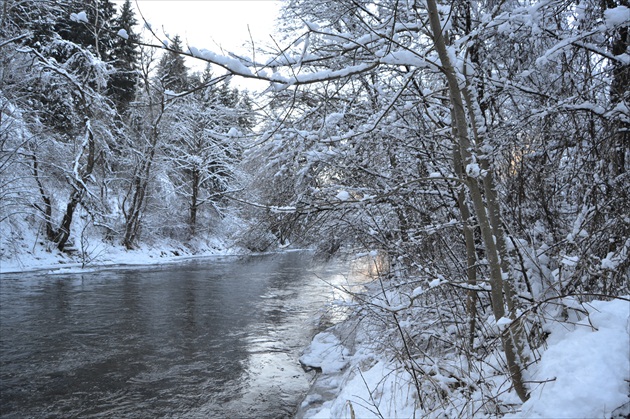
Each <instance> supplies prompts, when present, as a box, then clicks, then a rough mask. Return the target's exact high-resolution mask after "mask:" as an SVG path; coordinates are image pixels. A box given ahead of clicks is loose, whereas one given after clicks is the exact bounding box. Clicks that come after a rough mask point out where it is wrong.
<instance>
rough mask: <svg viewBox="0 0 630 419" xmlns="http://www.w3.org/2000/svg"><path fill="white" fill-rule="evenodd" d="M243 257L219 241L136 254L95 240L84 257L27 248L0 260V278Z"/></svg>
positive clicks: (161, 246)
mask: <svg viewBox="0 0 630 419" xmlns="http://www.w3.org/2000/svg"><path fill="white" fill-rule="evenodd" d="M243 253H244V251H243V250H242V249H240V248H236V247H231V246H229V245H228V244H227V243H226V242H224V241H222V240H219V239H211V240H208V241H207V242H203V243H196V244H195V245H193V246H183V245H182V244H181V243H178V242H169V241H167V240H164V241H160V242H156V243H153V244H152V245H147V244H143V245H141V246H138V247H137V248H136V249H133V250H127V249H125V248H124V247H123V246H120V245H113V244H111V243H106V242H103V241H98V240H97V239H92V240H91V245H90V248H89V250H88V251H87V252H86V255H85V257H84V256H83V255H82V252H79V251H74V252H69V253H64V252H60V251H58V250H57V249H55V248H48V247H45V246H42V245H36V246H33V247H32V248H30V247H29V248H28V249H26V248H25V249H23V251H22V252H20V253H19V254H14V255H12V256H11V257H3V258H0V274H2V273H15V272H27V271H42V270H43V271H50V272H51V273H68V272H79V271H80V272H85V271H86V270H90V269H95V268H99V267H104V266H120V265H153V264H162V263H171V262H177V261H180V260H186V259H191V258H202V257H208V256H219V255H226V256H227V255H237V254H243Z"/></svg>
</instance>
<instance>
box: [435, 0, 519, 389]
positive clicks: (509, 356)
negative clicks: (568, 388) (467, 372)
mask: <svg viewBox="0 0 630 419" xmlns="http://www.w3.org/2000/svg"><path fill="white" fill-rule="evenodd" d="M426 3H427V10H428V12H429V25H430V28H431V32H432V33H433V42H434V46H435V48H436V51H437V53H438V56H439V58H440V61H441V64H442V67H441V68H442V71H443V73H444V75H445V77H446V80H447V84H448V89H449V96H450V100H451V109H452V114H453V116H454V121H453V124H454V126H453V129H454V130H455V133H456V141H457V143H458V147H459V151H460V155H461V162H462V164H465V165H468V164H473V163H474V161H473V158H472V157H473V156H472V153H471V150H473V146H474V145H473V144H472V143H471V141H470V138H469V135H468V121H467V118H466V112H465V108H464V102H463V99H462V91H461V88H460V86H459V82H458V79H457V76H456V73H455V70H454V68H453V65H452V63H451V61H450V58H449V56H448V52H447V46H446V41H445V39H444V36H443V34H442V27H441V24H440V17H439V14H438V10H437V5H436V3H435V0H427V1H426ZM454 163H455V162H454ZM456 170H458V169H456ZM466 185H467V186H468V190H469V192H470V196H471V198H472V202H473V208H474V210H475V215H476V217H477V221H478V223H479V227H480V230H481V236H482V239H483V242H484V245H485V250H486V257H487V259H488V264H489V268H490V287H491V291H490V295H491V300H492V311H493V314H494V317H495V319H497V320H498V319H500V318H502V317H505V305H504V304H505V301H504V298H503V292H504V284H503V282H504V280H503V271H502V268H501V259H500V257H499V252H498V249H497V244H496V237H497V235H498V232H496V231H494V230H493V228H492V225H491V223H490V219H489V214H492V213H493V212H494V215H499V217H500V212H499V211H498V208H496V207H495V206H493V205H492V204H493V203H492V202H484V199H483V195H482V192H481V189H480V187H479V183H478V181H477V179H476V178H474V177H471V176H468V177H467V179H466ZM494 204H496V203H494ZM494 215H493V216H494ZM499 219H500V218H499ZM501 340H502V344H503V350H504V352H505V357H506V361H507V364H508V369H509V371H510V375H511V378H512V383H513V385H514V390H515V391H516V393H517V395H518V396H519V398H520V399H521V400H522V401H525V400H527V399H528V393H527V389H526V387H525V383H524V382H523V375H522V371H521V365H520V364H519V361H518V359H517V350H516V345H515V339H513V338H512V337H511V336H510V335H507V334H505V333H503V334H501Z"/></svg>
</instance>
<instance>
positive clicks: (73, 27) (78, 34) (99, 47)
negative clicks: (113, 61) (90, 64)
mask: <svg viewBox="0 0 630 419" xmlns="http://www.w3.org/2000/svg"><path fill="white" fill-rule="evenodd" d="M82 12H85V19H87V22H88V23H86V22H85V21H83V19H82V16H81V15H80V14H81V13H82ZM115 14H116V9H115V7H114V4H113V3H112V2H111V0H72V1H69V2H68V3H67V4H66V7H65V10H63V11H62V12H61V14H60V16H59V20H58V21H57V23H56V25H55V29H56V32H57V33H58V34H59V35H60V36H61V37H62V38H63V39H65V40H67V41H70V42H73V43H75V44H77V45H80V46H82V47H85V48H87V49H88V50H89V51H90V52H92V53H93V54H94V55H96V56H97V57H98V58H100V59H101V60H103V61H108V60H109V59H110V53H111V49H112V46H113V37H114V35H113V31H112V29H113V25H114V16H115Z"/></svg>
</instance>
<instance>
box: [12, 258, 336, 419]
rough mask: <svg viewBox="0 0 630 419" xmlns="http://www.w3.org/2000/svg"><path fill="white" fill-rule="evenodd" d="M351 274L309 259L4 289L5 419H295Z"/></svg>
mask: <svg viewBox="0 0 630 419" xmlns="http://www.w3.org/2000/svg"><path fill="white" fill-rule="evenodd" d="M347 270H348V267H347V265H345V264H341V263H340V264H328V265H316V264H312V263H310V255H309V254H306V253H299V252H294V253H287V254H282V255H272V256H258V257H250V258H246V259H232V258H224V259H220V260H213V261H207V260H204V261H193V262H186V263H180V264H176V265H167V266H160V267H155V268H142V269H115V270H103V271H99V272H92V273H83V274H58V275H44V274H19V275H11V274H6V275H2V278H0V416H1V417H15V418H24V417H85V416H101V417H209V418H212V417H216V418H225V417H246V418H279V417H290V416H291V415H292V413H293V411H294V409H295V407H296V406H297V404H299V402H300V400H301V397H302V396H303V394H304V393H305V392H306V391H307V389H308V385H309V379H310V377H309V376H308V375H307V374H305V373H304V372H303V371H302V369H301V368H300V366H299V363H298V360H297V359H298V357H299V355H300V352H301V350H302V348H303V347H305V346H306V345H308V343H309V340H310V338H311V337H312V335H313V334H314V333H315V331H316V329H317V328H318V327H319V326H320V323H321V322H326V321H329V320H330V317H334V316H336V315H337V314H335V313H334V312H333V311H331V310H330V309H329V310H328V311H322V307H323V306H325V305H326V304H327V302H330V301H331V299H332V298H333V294H334V293H335V291H334V288H333V287H331V284H332V285H341V284H343V283H345V281H346V277H345V273H346V272H347Z"/></svg>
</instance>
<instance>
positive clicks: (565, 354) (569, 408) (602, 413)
mask: <svg viewBox="0 0 630 419" xmlns="http://www.w3.org/2000/svg"><path fill="white" fill-rule="evenodd" d="M585 308H586V309H587V310H588V313H589V314H588V317H586V318H584V319H583V320H581V321H580V322H578V323H577V324H575V325H573V326H571V325H567V324H566V323H558V324H556V325H554V327H553V330H552V332H551V336H549V339H548V348H547V350H545V352H543V354H542V358H541V360H540V362H539V363H538V364H537V365H535V366H533V367H532V368H530V372H531V373H532V381H535V382H540V383H541V384H538V385H537V386H536V387H535V388H534V389H533V391H532V393H531V397H530V399H529V400H528V401H527V402H526V403H524V404H523V407H522V410H521V412H520V414H518V415H516V416H514V417H518V418H558V419H560V418H610V417H611V413H612V411H613V410H614V409H616V408H618V407H620V406H621V405H623V404H625V403H627V402H628V401H629V399H628V397H629V396H630V388H629V386H630V302H628V301H624V300H614V301H610V302H604V301H594V302H592V303H590V304H587V305H585Z"/></svg>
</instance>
